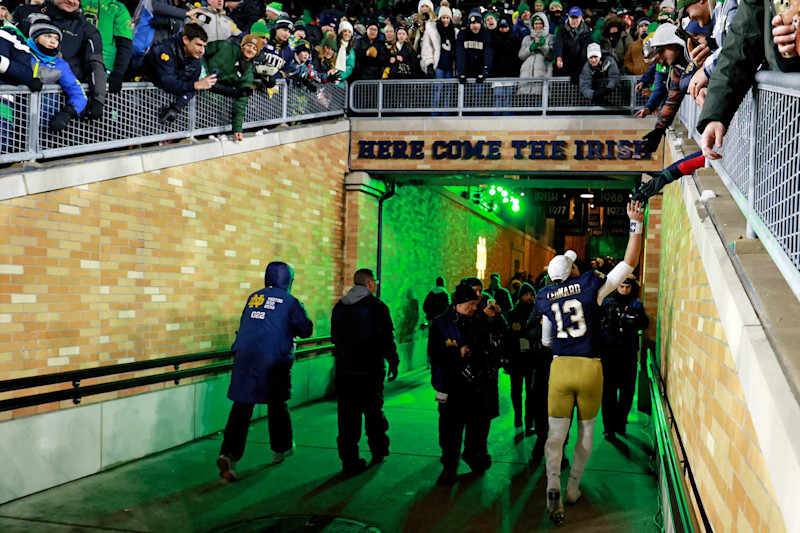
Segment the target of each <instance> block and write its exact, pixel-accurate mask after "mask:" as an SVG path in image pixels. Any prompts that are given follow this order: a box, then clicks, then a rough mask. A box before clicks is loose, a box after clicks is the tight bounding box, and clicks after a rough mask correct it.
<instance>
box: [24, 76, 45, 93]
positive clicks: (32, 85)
mask: <svg viewBox="0 0 800 533" xmlns="http://www.w3.org/2000/svg"><path fill="white" fill-rule="evenodd" d="M42 85H43V84H42V80H40V79H39V78H32V79H31V81H29V82H28V89H30V90H31V91H33V92H35V93H38V92H39V91H41V90H42Z"/></svg>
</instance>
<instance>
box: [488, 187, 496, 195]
mask: <svg viewBox="0 0 800 533" xmlns="http://www.w3.org/2000/svg"><path fill="white" fill-rule="evenodd" d="M495 194H497V191H495V190H494V189H493V188H492V189H489V196H494V195H495Z"/></svg>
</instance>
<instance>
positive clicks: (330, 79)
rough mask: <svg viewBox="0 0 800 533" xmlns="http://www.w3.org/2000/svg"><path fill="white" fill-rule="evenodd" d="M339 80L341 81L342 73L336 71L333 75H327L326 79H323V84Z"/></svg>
mask: <svg viewBox="0 0 800 533" xmlns="http://www.w3.org/2000/svg"><path fill="white" fill-rule="evenodd" d="M341 79H342V73H341V72H339V71H338V70H337V71H336V72H334V73H333V74H328V77H327V78H325V83H336V82H337V81H339V80H341Z"/></svg>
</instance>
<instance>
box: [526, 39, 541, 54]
mask: <svg viewBox="0 0 800 533" xmlns="http://www.w3.org/2000/svg"><path fill="white" fill-rule="evenodd" d="M539 46H540V45H539V41H531V45H530V46H529V47H528V49H529V50H530V51H531V52H535V51H536V50H538V49H539Z"/></svg>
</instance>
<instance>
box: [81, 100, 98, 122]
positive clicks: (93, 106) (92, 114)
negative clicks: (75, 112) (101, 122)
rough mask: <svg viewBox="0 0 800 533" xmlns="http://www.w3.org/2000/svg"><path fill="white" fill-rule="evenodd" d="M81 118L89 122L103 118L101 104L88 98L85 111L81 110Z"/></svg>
mask: <svg viewBox="0 0 800 533" xmlns="http://www.w3.org/2000/svg"><path fill="white" fill-rule="evenodd" d="M83 116H84V118H88V119H89V120H97V119H99V118H103V104H101V103H100V102H98V101H97V100H95V99H94V98H89V101H88V102H87V103H86V109H84V110H83Z"/></svg>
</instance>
